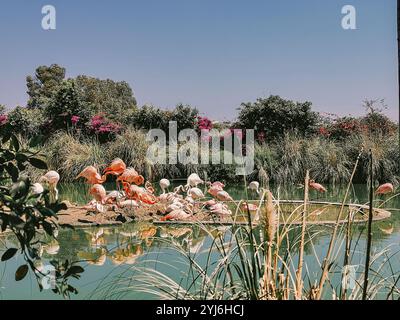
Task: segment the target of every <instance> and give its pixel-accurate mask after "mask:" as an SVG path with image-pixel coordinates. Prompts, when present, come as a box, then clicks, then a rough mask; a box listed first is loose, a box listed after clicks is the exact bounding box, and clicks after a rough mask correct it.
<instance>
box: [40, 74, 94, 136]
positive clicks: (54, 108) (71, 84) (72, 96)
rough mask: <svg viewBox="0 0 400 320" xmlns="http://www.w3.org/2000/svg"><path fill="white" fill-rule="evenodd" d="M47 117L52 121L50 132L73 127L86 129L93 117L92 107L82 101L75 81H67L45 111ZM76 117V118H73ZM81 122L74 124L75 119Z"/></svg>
mask: <svg viewBox="0 0 400 320" xmlns="http://www.w3.org/2000/svg"><path fill="white" fill-rule="evenodd" d="M44 112H45V116H46V117H47V119H48V120H49V121H50V128H49V129H50V131H53V132H54V131H57V130H66V129H68V128H71V127H72V126H78V127H80V128H85V125H86V123H87V122H88V121H89V120H90V118H91V117H92V116H93V108H92V106H91V105H88V104H84V103H83V101H82V100H81V98H80V96H79V94H78V91H77V88H76V84H75V81H74V80H71V79H70V80H66V81H64V82H63V83H62V85H61V87H60V89H59V90H58V91H57V92H56V93H55V95H54V97H53V98H52V99H51V101H50V102H49V104H48V106H47V107H46V108H45V109H44ZM73 117H75V118H73ZM76 117H78V118H79V122H76V123H73V122H72V120H73V119H77V118H76Z"/></svg>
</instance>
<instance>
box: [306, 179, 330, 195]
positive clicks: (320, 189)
mask: <svg viewBox="0 0 400 320" xmlns="http://www.w3.org/2000/svg"><path fill="white" fill-rule="evenodd" d="M308 186H309V187H310V188H311V189H314V190H316V191H318V192H321V193H325V192H326V188H325V187H324V186H323V185H322V184H319V183H316V182H315V181H314V180H310V181H309V182H308Z"/></svg>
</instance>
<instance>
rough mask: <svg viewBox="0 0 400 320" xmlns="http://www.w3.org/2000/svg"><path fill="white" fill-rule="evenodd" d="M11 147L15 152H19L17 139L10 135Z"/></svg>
mask: <svg viewBox="0 0 400 320" xmlns="http://www.w3.org/2000/svg"><path fill="white" fill-rule="evenodd" d="M11 146H12V147H13V148H14V150H15V151H16V152H18V151H19V141H18V138H17V137H16V136H15V135H14V134H13V135H11Z"/></svg>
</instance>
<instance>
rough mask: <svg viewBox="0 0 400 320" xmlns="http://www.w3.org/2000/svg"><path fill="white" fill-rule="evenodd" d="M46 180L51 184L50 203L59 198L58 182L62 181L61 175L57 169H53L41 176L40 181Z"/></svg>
mask: <svg viewBox="0 0 400 320" xmlns="http://www.w3.org/2000/svg"><path fill="white" fill-rule="evenodd" d="M42 181H43V182H46V183H47V184H48V186H49V195H50V203H55V202H57V200H58V189H57V184H58V181H60V175H59V174H58V172H57V171H54V170H51V171H49V172H47V173H46V174H45V175H43V176H41V177H40V179H39V182H42Z"/></svg>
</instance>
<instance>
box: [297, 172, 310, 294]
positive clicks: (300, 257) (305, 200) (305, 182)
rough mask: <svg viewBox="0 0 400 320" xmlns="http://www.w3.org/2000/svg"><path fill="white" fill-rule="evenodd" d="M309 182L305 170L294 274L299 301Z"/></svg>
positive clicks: (301, 288)
mask: <svg viewBox="0 0 400 320" xmlns="http://www.w3.org/2000/svg"><path fill="white" fill-rule="evenodd" d="M309 182H310V172H309V171H308V170H307V172H306V177H305V180H304V207H303V208H304V209H303V213H302V215H303V217H302V223H301V239H300V251H299V263H298V267H297V273H296V299H297V300H300V299H301V297H302V292H303V278H302V275H303V262H304V261H303V259H304V241H305V233H306V218H307V203H308V185H309Z"/></svg>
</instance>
